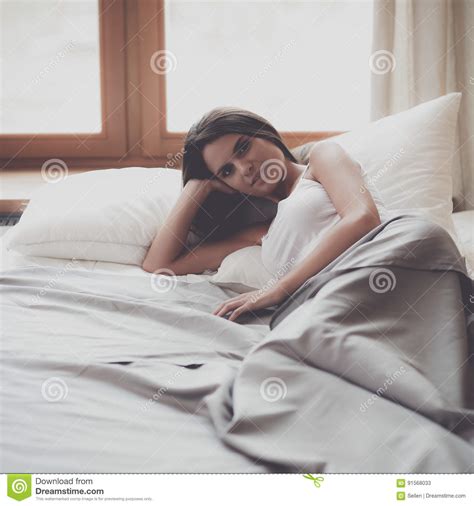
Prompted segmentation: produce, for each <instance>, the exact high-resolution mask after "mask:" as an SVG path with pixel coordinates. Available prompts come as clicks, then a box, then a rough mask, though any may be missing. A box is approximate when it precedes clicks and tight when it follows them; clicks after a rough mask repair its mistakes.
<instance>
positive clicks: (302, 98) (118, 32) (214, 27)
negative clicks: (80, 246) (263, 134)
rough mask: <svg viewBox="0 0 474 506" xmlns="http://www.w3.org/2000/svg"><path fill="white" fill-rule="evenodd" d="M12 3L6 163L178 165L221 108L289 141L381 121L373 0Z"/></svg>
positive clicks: (1, 141) (8, 8) (4, 94)
mask: <svg viewBox="0 0 474 506" xmlns="http://www.w3.org/2000/svg"><path fill="white" fill-rule="evenodd" d="M0 8H1V21H0V27H1V34H0V43H1V46H2V47H1V51H2V62H1V67H0V72H1V75H0V79H1V88H0V102H1V106H2V107H1V109H2V111H3V113H2V116H1V117H0V162H1V165H0V167H2V168H9V167H12V168H14V167H24V166H30V167H36V168H40V167H41V165H42V163H43V162H44V160H45V159H48V158H60V159H63V160H64V161H65V162H67V164H68V165H70V166H79V167H82V166H84V167H92V168H94V167H120V166H136V165H141V166H149V167H153V166H154V167H159V166H165V165H168V166H169V163H168V162H169V161H170V160H171V161H172V164H173V165H179V164H180V157H179V153H181V152H182V146H183V139H184V136H185V134H186V131H187V130H188V128H189V127H190V126H191V124H192V123H193V122H195V121H196V120H197V119H198V118H199V117H200V116H201V115H202V114H204V113H205V112H207V111H208V110H210V109H212V108H214V107H216V106H219V105H234V106H239V107H242V108H245V109H249V110H252V111H254V112H256V113H258V114H261V115H262V116H264V117H265V118H267V119H268V120H269V121H271V122H272V123H273V124H274V125H275V127H276V128H277V129H278V130H279V131H280V132H281V133H282V135H283V138H284V140H285V142H286V143H287V145H288V146H289V147H293V146H297V145H300V144H303V143H304V142H308V141H311V140H317V139H322V138H325V137H330V136H331V135H335V134H338V133H341V132H343V131H346V130H350V129H353V128H355V127H356V126H357V125H359V124H361V123H366V122H367V121H369V112H370V107H369V96H370V70H369V65H368V59H369V56H370V52H371V42H372V41H371V34H372V9H373V1H372V0H360V1H359V0H354V1H350V0H343V1H339V0H332V1H324V2H323V1H318V0H306V1H296V0H295V1H276V0H258V1H257V0H254V1H251V2H245V1H238V2H236V1H231V0H220V1H215V0H214V1H201V0H186V1H184V0H63V1H58V0H54V1H53V0H28V1H27V0H0ZM197 20H199V21H198V22H197ZM177 155H178V156H177Z"/></svg>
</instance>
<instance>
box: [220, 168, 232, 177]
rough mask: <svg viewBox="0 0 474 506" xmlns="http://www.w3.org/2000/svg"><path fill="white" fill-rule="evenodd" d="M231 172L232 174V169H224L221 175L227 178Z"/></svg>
mask: <svg viewBox="0 0 474 506" xmlns="http://www.w3.org/2000/svg"><path fill="white" fill-rule="evenodd" d="M227 171H229V172H227ZM231 172H232V169H230V168H229V167H226V168H225V169H224V170H223V171H222V175H223V176H224V177H227V176H229V175H230V174H231Z"/></svg>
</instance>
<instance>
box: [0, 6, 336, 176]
mask: <svg viewBox="0 0 474 506" xmlns="http://www.w3.org/2000/svg"><path fill="white" fill-rule="evenodd" d="M164 9H165V0H99V12H100V14H99V19H100V23H99V34H100V66H101V68H100V76H101V103H102V132H101V133H97V134H70V133H68V134H0V170H4V169H15V168H25V169H26V168H33V169H38V170H39V169H41V166H42V164H43V163H44V161H45V160H48V159H51V158H61V159H62V160H64V161H65V162H66V163H67V165H68V166H69V167H72V168H74V167H77V168H80V169H82V168H90V169H94V168H97V169H98V168H104V167H130V166H143V167H173V168H180V167H181V159H182V156H180V153H182V150H183V143H184V138H185V136H186V132H170V131H168V130H167V128H166V114H167V111H166V74H156V73H154V72H153V71H152V69H151V65H150V61H151V58H152V56H153V54H154V53H155V52H156V51H159V50H164V49H166V47H165V40H166V38H165V30H166V27H165V12H164ZM190 126H191V125H190ZM344 132H345V131H314V132H310V131H281V130H280V134H281V136H282V138H283V141H284V142H285V144H286V145H287V146H288V147H289V148H290V149H292V148H294V147H297V146H300V145H302V144H305V143H307V142H311V141H319V140H323V139H325V138H329V137H332V136H334V135H339V134H342V133H344Z"/></svg>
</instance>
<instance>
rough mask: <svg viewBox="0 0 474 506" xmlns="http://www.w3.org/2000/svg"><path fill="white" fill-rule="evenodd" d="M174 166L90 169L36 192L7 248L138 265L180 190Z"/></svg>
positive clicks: (25, 252) (46, 255)
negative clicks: (166, 167)
mask: <svg viewBox="0 0 474 506" xmlns="http://www.w3.org/2000/svg"><path fill="white" fill-rule="evenodd" d="M181 187H182V183H181V171H179V170H175V169H165V168H156V169H147V168H143V167H130V168H123V169H106V170H94V171H90V172H84V173H81V174H75V175H71V176H67V177H66V178H64V179H62V180H60V181H59V182H57V183H49V184H45V185H43V186H42V187H40V188H39V189H38V190H36V191H35V192H34V194H33V195H32V197H31V199H30V203H29V205H28V207H27V208H26V210H25V212H24V213H23V215H22V216H21V218H20V221H19V222H18V224H17V225H15V226H14V227H12V229H11V230H10V231H9V233H8V234H7V235H6V236H5V242H6V244H5V245H6V248H7V250H15V251H18V252H20V253H23V254H25V255H32V256H41V257H53V258H77V259H81V260H99V261H105V262H117V263H122V264H132V265H139V266H141V265H142V263H143V259H144V258H145V255H146V252H147V251H148V248H149V247H150V244H151V242H152V240H153V238H154V236H155V235H156V233H157V231H158V229H159V228H160V226H161V225H162V224H163V222H164V220H165V218H166V217H167V215H168V213H169V212H170V210H171V208H172V207H173V206H174V204H175V202H176V200H177V198H178V197H179V194H180V193H181Z"/></svg>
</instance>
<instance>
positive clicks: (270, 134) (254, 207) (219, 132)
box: [182, 106, 297, 240]
mask: <svg viewBox="0 0 474 506" xmlns="http://www.w3.org/2000/svg"><path fill="white" fill-rule="evenodd" d="M227 134H243V135H248V136H250V137H261V138H262V139H266V140H267V141H269V142H272V143H273V144H275V145H276V146H278V147H279V148H280V149H281V151H282V152H283V155H284V156H285V158H287V159H289V160H291V161H292V162H297V160H296V158H295V157H294V156H293V154H292V153H291V151H290V150H289V149H288V148H287V146H286V145H285V143H284V142H283V140H282V138H281V136H280V134H279V133H278V132H277V130H276V129H275V128H274V127H273V126H272V125H271V124H270V123H269V122H268V121H267V120H266V119H264V118H262V116H259V115H258V114H255V113H253V112H251V111H247V110H245V109H240V108H238V107H231V106H227V107H216V108H215V109H212V110H211V111H209V112H208V113H206V114H205V115H204V116H203V117H202V118H201V119H200V120H199V121H197V122H196V123H194V124H193V125H192V126H191V128H190V129H189V131H188V133H187V135H186V138H185V140H184V155H183V169H182V180H183V188H184V186H185V185H186V183H187V182H188V181H189V180H190V179H210V178H212V177H214V174H213V173H212V172H211V171H210V170H209V169H208V168H207V165H206V163H205V161H204V158H203V156H202V150H203V149H204V146H205V145H206V144H208V143H210V142H213V141H215V140H216V139H218V138H219V137H222V136H223V135H227ZM275 214H276V204H275V203H274V202H272V201H271V200H269V199H265V198H262V197H255V196H253V195H247V194H243V193H238V194H234V195H230V194H225V193H222V192H212V193H211V194H210V195H209V197H208V198H207V200H206V201H205V202H204V204H203V206H202V208H201V209H200V210H199V211H198V213H197V214H196V217H195V219H194V221H193V223H192V224H191V231H192V232H194V233H195V234H196V235H197V236H198V237H200V238H202V239H204V240H205V239H206V238H207V239H209V238H211V237H212V238H213V239H219V238H223V237H227V236H229V235H231V234H233V233H234V232H236V231H237V230H239V229H241V228H244V227H245V226H247V225H250V224H251V223H255V222H261V221H267V220H269V219H272V218H273V217H274V216H275Z"/></svg>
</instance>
